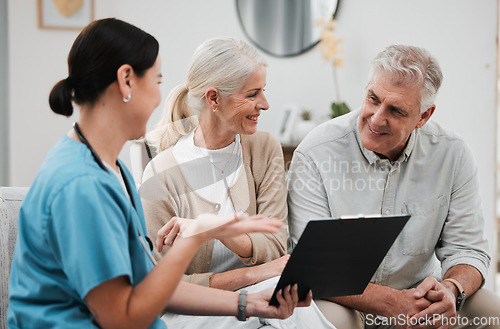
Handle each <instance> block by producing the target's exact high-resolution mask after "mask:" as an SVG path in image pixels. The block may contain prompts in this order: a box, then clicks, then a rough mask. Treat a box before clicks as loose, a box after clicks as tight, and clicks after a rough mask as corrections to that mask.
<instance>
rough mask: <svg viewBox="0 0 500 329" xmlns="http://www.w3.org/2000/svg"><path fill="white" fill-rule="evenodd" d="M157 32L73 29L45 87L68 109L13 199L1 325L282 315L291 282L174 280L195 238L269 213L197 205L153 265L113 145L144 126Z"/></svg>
mask: <svg viewBox="0 0 500 329" xmlns="http://www.w3.org/2000/svg"><path fill="white" fill-rule="evenodd" d="M158 49H159V46H158V42H157V41H156V40H155V39H154V38H153V37H152V36H151V35H149V34H147V33H145V32H144V31H142V30H140V29H138V28H137V27H135V26H132V25H130V24H128V23H125V22H123V21H120V20H117V19H103V20H98V21H95V22H93V23H91V24H90V25H88V26H87V27H86V28H85V29H84V30H83V31H82V32H81V33H80V35H79V36H78V37H77V39H76V40H75V42H74V44H73V47H72V49H71V51H70V53H69V56H68V66H69V76H68V78H66V79H64V80H61V81H60V82H59V83H57V84H56V85H55V86H54V88H53V89H52V92H51V94H50V98H49V103H50V107H51V108H52V110H53V111H54V112H55V113H57V114H61V115H64V116H68V117H69V116H71V115H72V113H73V103H75V104H77V105H79V108H80V116H79V119H78V123H75V124H74V128H73V129H71V130H70V131H69V132H68V134H67V135H65V136H64V137H63V138H62V139H61V140H60V141H59V142H58V143H57V144H56V145H55V146H54V148H53V149H52V150H51V151H50V152H49V154H48V156H47V158H46V159H45V161H44V163H43V164H42V166H41V168H40V170H39V172H38V175H37V177H36V179H35V181H34V182H33V184H32V186H31V188H30V191H29V193H28V195H27V196H26V199H25V200H24V203H23V205H22V207H21V211H20V216H19V234H18V238H17V244H16V249H15V253H14V259H13V262H12V270H11V277H10V283H9V294H10V295H9V309H8V315H7V317H8V320H7V321H8V327H9V328H13V329H14V328H35V327H36V328H55V327H65V328H68V327H71V328H97V327H101V328H148V327H149V328H165V324H164V323H163V322H162V321H161V320H160V318H159V315H160V314H162V312H163V311H164V310H169V311H172V312H180V313H183V314H203V315H234V316H237V317H238V318H239V319H241V320H244V319H245V318H246V317H247V316H265V317H275V318H286V317H288V316H290V315H291V314H292V313H293V309H294V307H295V306H306V305H309V303H310V300H311V296H310V295H309V296H308V298H307V299H306V300H305V301H304V302H298V297H297V290H296V287H287V288H286V289H284V290H283V292H282V294H278V298H279V302H280V306H279V307H278V308H276V307H271V306H269V304H268V301H269V299H270V295H271V291H264V292H260V293H256V294H250V295H248V296H246V295H245V294H244V293H241V294H238V293H236V292H230V291H222V290H216V289H211V288H206V287H201V286H197V285H192V284H189V283H180V279H181V276H182V274H183V273H184V271H185V270H186V267H187V266H188V264H189V262H190V260H191V258H192V256H193V255H194V254H195V252H196V250H197V249H198V247H199V246H200V245H201V244H202V243H204V242H205V241H207V240H210V239H220V238H225V237H231V236H235V235H239V234H242V233H247V232H257V231H258V232H269V233H276V232H278V230H279V228H280V226H281V222H280V221H278V220H275V219H268V220H263V218H262V217H259V216H254V217H252V218H250V219H247V218H241V219H240V218H238V217H237V216H235V215H232V216H229V217H227V218H220V217H216V216H213V215H201V216H200V217H199V218H198V219H197V220H196V221H189V223H190V224H188V225H185V226H183V227H182V228H181V231H180V232H179V233H180V236H179V239H178V243H176V244H175V245H174V246H173V247H172V248H171V250H170V252H169V253H168V255H167V256H166V257H163V258H162V259H161V261H160V262H159V263H158V264H157V265H156V266H154V264H153V261H154V260H153V259H152V257H151V250H150V246H149V239H148V238H147V235H146V227H145V223H144V215H143V210H142V206H141V203H140V199H139V196H138V194H137V192H136V190H135V189H134V188H133V187H134V186H135V184H134V182H133V179H132V177H131V175H130V173H129V171H128V170H127V169H126V168H125V166H124V165H123V164H122V162H121V161H120V160H118V155H119V153H120V150H121V149H122V147H123V145H124V143H125V142H126V141H127V140H130V139H136V138H139V137H141V136H143V135H144V133H145V130H146V123H147V121H148V119H149V116H150V115H151V113H152V111H153V110H154V109H155V108H156V107H157V106H158V104H159V103H160V101H161V94H160V88H159V84H160V83H161V79H162V75H161V63H160V58H159V56H158Z"/></svg>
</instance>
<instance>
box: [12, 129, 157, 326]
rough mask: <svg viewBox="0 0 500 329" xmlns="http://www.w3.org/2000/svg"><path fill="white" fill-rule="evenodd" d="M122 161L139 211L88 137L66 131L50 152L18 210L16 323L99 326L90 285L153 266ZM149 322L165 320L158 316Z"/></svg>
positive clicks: (138, 276)
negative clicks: (90, 302)
mask: <svg viewBox="0 0 500 329" xmlns="http://www.w3.org/2000/svg"><path fill="white" fill-rule="evenodd" d="M120 164H121V163H120ZM121 165H122V166H121V167H122V168H123V170H124V171H125V176H126V179H127V181H128V184H129V186H131V187H132V188H131V190H132V195H131V197H132V198H133V200H134V201H135V204H136V208H137V211H136V210H135V209H134V207H133V206H132V203H131V202H130V200H129V197H128V196H127V194H126V193H125V191H124V190H123V188H122V186H121V185H120V183H119V181H118V179H117V178H116V176H115V175H114V174H113V173H111V172H106V171H104V170H103V169H101V168H100V167H99V165H98V164H97V163H96V161H95V160H94V158H93V156H92V154H91V153H90V151H89V149H88V148H87V147H86V146H85V145H84V144H82V143H79V142H77V141H75V140H73V139H71V138H69V137H67V136H65V137H63V138H62V139H61V140H60V141H59V142H58V143H57V144H56V145H55V146H54V148H53V149H52V150H51V151H50V152H49V154H48V156H47V158H46V159H45V161H44V163H43V164H42V167H41V168H40V170H39V172H38V174H37V177H36V178H35V181H34V182H33V184H32V186H31V188H30V190H29V192H28V194H27V196H26V198H25V200H24V202H23V204H22V206H21V210H20V214H19V233H18V237H17V242H16V248H15V251H14V258H13V261H12V268H11V275H10V282H9V308H8V311H7V323H8V327H9V328H11V329H14V328H97V327H98V325H97V323H96V322H95V320H94V319H93V317H92V314H91V313H90V311H89V309H88V308H87V306H86V304H85V302H84V298H85V296H86V295H87V294H88V292H89V291H90V290H92V288H94V287H96V286H98V285H100V284H101V283H103V282H105V281H107V280H110V279H113V278H116V277H118V276H122V275H124V276H127V277H128V278H129V280H130V282H131V284H132V285H133V286H135V285H137V284H138V283H139V282H140V281H141V280H142V279H143V278H144V277H145V276H146V275H147V273H148V272H149V271H150V270H151V269H152V268H153V263H152V261H151V260H150V258H149V257H148V255H147V252H148V251H146V249H145V248H144V247H143V246H142V244H141V242H140V240H139V239H140V237H139V234H138V231H137V230H139V231H140V232H141V236H142V237H141V238H142V239H144V237H145V236H146V232H147V231H146V224H145V221H144V213H143V210H142V206H141V202H140V198H139V195H138V194H137V191H136V189H135V183H134V181H133V179H132V177H131V175H130V173H129V172H128V170H127V169H126V167H125V166H124V165H123V164H121ZM150 328H166V325H165V323H164V322H163V321H161V320H160V318H157V319H155V321H154V323H152V324H151V327H150Z"/></svg>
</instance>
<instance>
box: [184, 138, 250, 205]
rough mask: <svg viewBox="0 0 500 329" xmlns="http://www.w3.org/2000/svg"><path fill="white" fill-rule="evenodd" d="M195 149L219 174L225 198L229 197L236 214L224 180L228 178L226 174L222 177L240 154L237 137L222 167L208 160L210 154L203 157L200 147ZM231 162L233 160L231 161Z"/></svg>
mask: <svg viewBox="0 0 500 329" xmlns="http://www.w3.org/2000/svg"><path fill="white" fill-rule="evenodd" d="M193 143H194V140H193ZM195 147H196V145H195ZM196 148H197V149H198V151H199V152H200V153H201V155H202V158H203V159H205V160H207V161H208V162H209V163H210V164H211V165H212V166H213V167H214V168H215V169H217V171H219V172H220V175H221V178H222V181H223V182H224V187H225V189H226V193H227V196H228V197H229V201H230V202H231V206H232V208H233V211H234V212H236V207H235V206H234V201H233V197H232V196H231V189H230V188H229V184H228V182H227V179H226V176H228V175H227V174H226V175H224V173H225V170H226V169H228V168H230V166H229V165H230V164H231V163H232V162H233V161H234V159H235V158H236V159H238V158H240V157H239V156H237V155H236V154H238V153H239V152H240V143H239V141H238V135H237V137H236V138H235V140H234V142H233V148H232V149H231V153H229V155H228V158H227V159H226V161H225V163H224V165H223V166H222V167H219V166H217V165H216V164H215V163H214V161H212V159H210V154H206V155H205V154H204V152H203V151H202V149H201V148H200V147H196ZM235 151H236V152H235ZM231 160H233V161H231ZM237 167H238V166H237ZM235 171H236V170H235Z"/></svg>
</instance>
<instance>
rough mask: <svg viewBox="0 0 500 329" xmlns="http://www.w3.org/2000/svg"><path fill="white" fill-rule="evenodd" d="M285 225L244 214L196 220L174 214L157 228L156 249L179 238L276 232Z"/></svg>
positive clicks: (205, 217)
mask: <svg viewBox="0 0 500 329" xmlns="http://www.w3.org/2000/svg"><path fill="white" fill-rule="evenodd" d="M282 226H283V222H282V221H281V220H279V219H276V218H268V217H265V216H262V215H254V216H248V215H246V214H241V213H239V214H233V215H230V216H226V217H220V216H217V215H213V214H202V215H199V216H198V217H196V218H195V219H187V218H180V217H172V219H170V220H169V221H168V222H167V223H166V224H165V225H164V226H163V227H162V228H161V229H160V230H158V234H157V237H156V248H157V249H158V251H160V252H161V251H162V250H163V246H164V245H167V246H171V245H172V244H173V243H174V242H175V240H176V239H179V238H195V239H200V240H202V241H207V240H212V239H222V238H228V237H233V236H237V235H240V234H244V233H251V232H264V233H277V232H278V231H279V229H280V228H281V227H282Z"/></svg>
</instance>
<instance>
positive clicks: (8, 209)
mask: <svg viewBox="0 0 500 329" xmlns="http://www.w3.org/2000/svg"><path fill="white" fill-rule="evenodd" d="M28 190H29V188H28V187H0V329H7V323H6V317H7V306H8V304H9V275H10V265H11V262H12V255H13V253H14V246H15V244H16V237H17V218H18V216H19V208H20V207H21V203H22V201H23V199H24V197H25V196H26V193H28Z"/></svg>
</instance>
